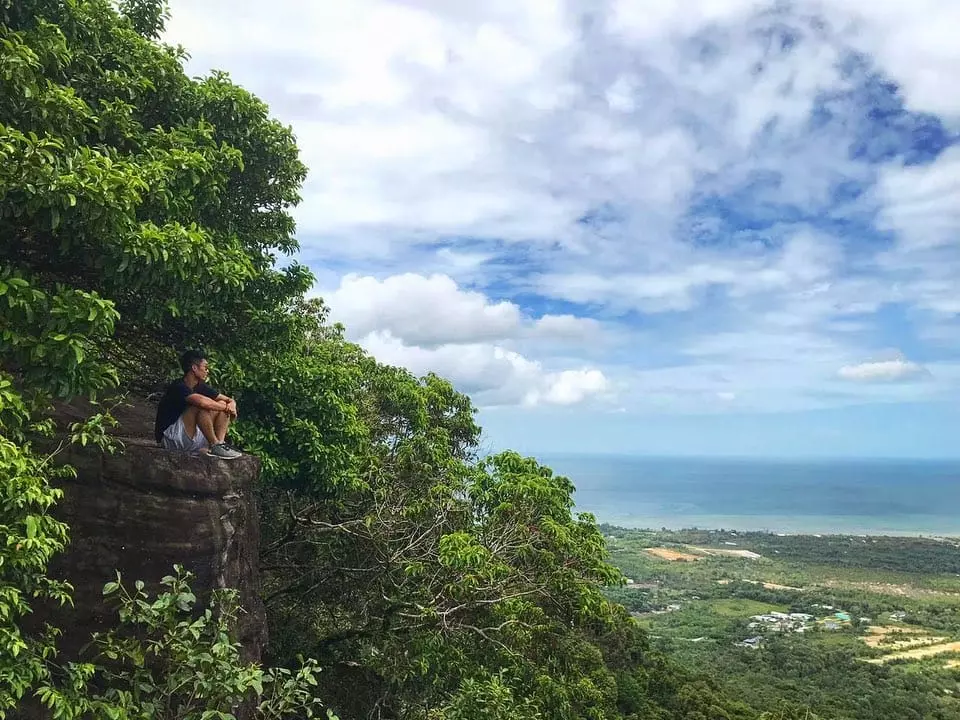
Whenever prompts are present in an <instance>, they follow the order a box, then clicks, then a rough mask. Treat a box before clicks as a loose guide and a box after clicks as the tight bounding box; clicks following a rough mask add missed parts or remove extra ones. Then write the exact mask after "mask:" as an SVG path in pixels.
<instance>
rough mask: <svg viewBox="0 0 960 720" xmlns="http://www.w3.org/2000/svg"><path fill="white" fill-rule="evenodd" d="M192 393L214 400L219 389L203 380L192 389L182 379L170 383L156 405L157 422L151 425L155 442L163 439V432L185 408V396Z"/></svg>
mask: <svg viewBox="0 0 960 720" xmlns="http://www.w3.org/2000/svg"><path fill="white" fill-rule="evenodd" d="M194 393H200V394H201V395H205V396H206V397H208V398H210V399H211V400H215V399H216V397H217V395H219V394H220V393H219V391H217V390H214V389H213V388H212V387H210V386H209V385H207V384H206V383H203V382H200V383H197V386H196V387H195V388H193V389H192V390H191V389H190V387H189V386H188V385H187V384H186V383H185V382H184V381H183V380H182V379H181V380H177V381H176V382H174V383H170V386H169V387H168V388H167V392H166V393H164V396H163V399H162V400H161V401H160V405H159V406H157V422H156V424H155V425H154V427H153V434H154V435H155V436H156V439H157V442H160V441H161V440H163V433H164V432H165V431H166V429H167V428H168V427H170V426H171V425H173V424H174V423H175V422H176V421H177V418H179V417H180V416H181V415H183V411H184V410H186V409H187V405H188V403H187V398H188V397H189V396H190V395H193V394H194Z"/></svg>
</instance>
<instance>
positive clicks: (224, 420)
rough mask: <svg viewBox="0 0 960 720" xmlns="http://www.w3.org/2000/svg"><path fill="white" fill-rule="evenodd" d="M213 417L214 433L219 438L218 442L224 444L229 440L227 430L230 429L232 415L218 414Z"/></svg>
mask: <svg viewBox="0 0 960 720" xmlns="http://www.w3.org/2000/svg"><path fill="white" fill-rule="evenodd" d="M213 416H214V417H213V433H214V435H216V436H217V442H218V443H222V442H224V441H225V440H226V439H227V430H228V429H229V428H230V413H226V412H216V413H213ZM212 444H213V443H211V445H212Z"/></svg>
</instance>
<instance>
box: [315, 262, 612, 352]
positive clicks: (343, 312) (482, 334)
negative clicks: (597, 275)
mask: <svg viewBox="0 0 960 720" xmlns="http://www.w3.org/2000/svg"><path fill="white" fill-rule="evenodd" d="M318 294H319V295H321V296H322V297H323V298H324V301H325V302H326V304H327V305H328V306H329V307H330V310H331V319H333V320H334V321H335V322H342V323H343V324H344V325H345V326H346V327H347V330H348V332H349V333H350V335H351V336H352V337H363V336H366V335H368V334H370V333H372V332H387V333H389V334H390V335H391V336H392V337H394V338H396V339H398V340H400V341H402V342H404V343H406V344H408V345H422V346H426V347H434V346H437V345H444V344H456V343H476V342H485V341H504V340H509V339H519V338H537V339H544V340H554V341H568V342H578V341H583V340H585V339H588V338H591V337H592V338H596V337H598V335H599V333H600V332H601V327H600V323H598V322H597V321H596V320H593V319H591V318H580V317H576V316H573V315H544V316H542V317H540V318H537V319H533V318H530V317H527V316H525V315H524V314H523V313H522V312H521V310H520V308H519V306H517V305H516V304H515V303H512V302H509V301H505V300H500V301H497V302H493V301H491V300H490V299H489V298H488V297H487V296H486V295H484V294H483V293H480V292H477V291H473V290H464V289H461V288H460V287H459V286H458V285H457V283H456V282H455V281H454V280H453V279H452V278H450V277H449V276H447V275H440V274H435V275H430V276H424V275H417V274H415V273H405V274H403V275H392V276H389V277H387V278H384V279H383V280H378V279H377V278H375V277H371V276H360V275H357V274H349V275H345V276H344V277H343V278H341V280H340V286H339V287H338V288H337V289H335V290H330V291H320V292H319V293H318Z"/></svg>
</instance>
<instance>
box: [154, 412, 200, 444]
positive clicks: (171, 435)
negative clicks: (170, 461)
mask: <svg viewBox="0 0 960 720" xmlns="http://www.w3.org/2000/svg"><path fill="white" fill-rule="evenodd" d="M207 445H208V443H207V439H206V438H205V437H204V436H203V433H202V432H200V428H199V427H198V428H195V429H194V431H193V437H192V438H191V437H189V436H188V435H187V429H186V428H185V427H184V426H183V416H180V417H178V418H177V421H176V422H175V423H174V424H173V425H171V426H170V427H168V428H167V429H166V430H164V431H163V447H165V448H166V449H167V450H179V451H181V452H199V451H201V450H203V449H204V448H205V447H207Z"/></svg>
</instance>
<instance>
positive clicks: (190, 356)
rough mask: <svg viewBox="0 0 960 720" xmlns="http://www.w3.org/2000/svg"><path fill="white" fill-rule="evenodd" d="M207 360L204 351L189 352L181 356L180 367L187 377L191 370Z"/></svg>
mask: <svg viewBox="0 0 960 720" xmlns="http://www.w3.org/2000/svg"><path fill="white" fill-rule="evenodd" d="M206 359H207V356H206V355H204V353H203V350H187V351H186V352H185V353H184V354H183V355H181V356H180V367H181V368H183V374H184V375H186V374H187V373H188V372H190V368H192V367H193V366H194V365H199V364H200V363H201V362H203V361H204V360H206Z"/></svg>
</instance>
